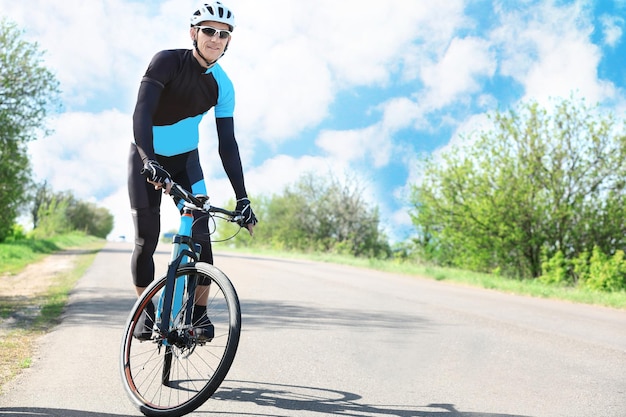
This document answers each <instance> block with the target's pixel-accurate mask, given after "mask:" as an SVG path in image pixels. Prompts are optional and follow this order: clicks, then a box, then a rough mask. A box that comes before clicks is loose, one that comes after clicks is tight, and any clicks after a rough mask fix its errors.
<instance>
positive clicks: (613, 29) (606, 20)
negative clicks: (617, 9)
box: [600, 15, 624, 47]
mask: <svg viewBox="0 0 626 417" xmlns="http://www.w3.org/2000/svg"><path fill="white" fill-rule="evenodd" d="M600 22H601V23H602V33H603V34H604V43H605V44H606V45H609V46H611V47H614V46H616V45H617V44H618V43H619V42H620V41H621V39H622V34H623V29H622V28H623V27H624V19H623V18H621V17H618V16H609V15H603V16H600Z"/></svg>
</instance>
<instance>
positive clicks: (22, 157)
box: [0, 19, 59, 241]
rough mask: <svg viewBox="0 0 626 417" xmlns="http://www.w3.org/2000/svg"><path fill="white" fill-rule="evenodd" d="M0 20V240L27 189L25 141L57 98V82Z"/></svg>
mask: <svg viewBox="0 0 626 417" xmlns="http://www.w3.org/2000/svg"><path fill="white" fill-rule="evenodd" d="M21 37H22V32H21V31H19V30H18V29H17V27H16V26H15V25H14V24H12V23H10V22H8V21H7V20H6V19H1V20H0V213H2V214H1V215H0V241H3V240H4V239H5V238H6V236H7V235H8V234H9V233H10V231H11V228H12V226H13V223H14V221H15V219H16V216H17V214H18V209H19V207H20V205H21V204H23V203H24V202H25V201H26V197H27V193H26V190H28V186H29V185H30V179H31V172H30V163H29V158H28V154H27V150H26V143H27V142H29V141H31V140H33V139H35V138H36V137H37V134H38V133H39V132H40V131H43V132H45V131H46V129H45V123H44V122H45V118H46V116H47V114H48V112H49V111H50V110H51V109H52V106H53V105H54V104H55V103H56V102H57V100H58V94H59V90H58V86H59V84H58V82H57V80H56V79H55V77H54V75H53V74H52V73H51V72H50V71H49V70H48V69H46V68H45V67H44V66H43V65H42V62H41V56H42V54H41V52H40V51H39V49H38V46H37V44H36V43H29V42H26V41H24V40H22V39H21Z"/></svg>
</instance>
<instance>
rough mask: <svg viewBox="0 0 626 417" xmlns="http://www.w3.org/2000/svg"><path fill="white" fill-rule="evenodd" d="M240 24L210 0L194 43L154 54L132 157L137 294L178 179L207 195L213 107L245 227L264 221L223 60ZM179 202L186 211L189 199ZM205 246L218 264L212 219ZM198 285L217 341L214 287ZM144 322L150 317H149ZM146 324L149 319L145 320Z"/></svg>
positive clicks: (202, 327) (203, 235)
mask: <svg viewBox="0 0 626 417" xmlns="http://www.w3.org/2000/svg"><path fill="white" fill-rule="evenodd" d="M234 27H235V20H234V15H233V12H232V11H231V10H230V9H229V8H228V7H226V6H225V5H223V4H222V3H221V2H220V1H207V2H206V3H205V4H202V5H201V6H200V7H199V8H198V9H197V10H196V11H195V12H194V13H193V14H192V16H191V27H190V30H189V34H190V37H191V40H192V42H193V49H176V50H164V51H160V52H158V53H157V54H156V55H154V57H153V58H152V61H151V62H150V64H149V66H148V69H147V70H146V73H145V75H144V76H143V78H142V80H141V83H140V86H139V92H138V95H137V102H136V106H135V111H134V114H133V133H134V142H133V143H131V147H130V155H129V162H128V193H129V197H130V205H131V211H132V216H133V222H134V227H135V247H134V250H133V254H132V258H131V272H132V277H133V283H134V284H135V288H136V292H137V295H141V294H142V293H143V291H144V290H145V288H146V287H147V286H148V285H149V284H150V283H151V282H152V281H153V280H154V260H153V255H154V251H155V250H156V246H157V243H158V240H159V234H160V205H161V194H162V189H165V192H166V193H168V192H169V191H170V188H171V184H170V182H171V181H175V182H177V183H179V184H180V185H181V186H182V187H183V188H185V189H188V190H191V192H192V193H193V194H203V195H206V194H207V191H206V185H205V182H204V175H203V173H202V168H201V166H200V160H199V156H198V140H199V132H198V125H199V123H200V120H201V119H202V117H203V115H204V114H205V113H207V112H208V111H209V109H211V108H213V109H214V113H215V124H216V129H217V136H218V152H219V155H220V158H221V160H222V164H223V167H224V171H225V172H226V175H227V176H228V179H229V180H230V183H231V185H232V187H233V190H234V193H235V197H236V199H237V206H236V210H238V211H240V212H241V213H242V215H243V220H241V221H240V225H241V226H242V227H247V229H248V231H249V232H250V234H252V232H253V228H254V225H255V224H256V223H257V219H256V217H255V215H254V212H253V210H252V207H251V206H250V200H249V199H248V194H247V192H246V187H245V183H244V175H243V169H242V165H241V158H240V155H239V147H238V145H237V141H236V140H235V133H234V121H233V112H234V105H235V96H234V90H233V86H232V83H231V81H230V79H229V78H228V76H227V75H226V73H225V72H224V70H223V69H222V67H221V66H220V65H219V64H218V63H217V61H218V60H219V59H220V58H221V57H222V56H223V55H224V53H225V52H226V49H227V48H228V45H229V43H230V39H231V33H232V31H233V29H234ZM177 203H179V209H180V208H181V207H182V204H180V202H177ZM192 232H193V235H194V238H195V240H196V241H197V242H198V243H199V244H200V245H201V247H202V251H201V254H200V260H201V261H203V262H208V263H211V264H212V263H213V254H212V251H211V242H210V239H209V235H208V224H207V222H206V221H204V222H202V221H199V222H194V227H193V231H192ZM200 284H201V285H200V286H199V287H198V290H197V291H196V299H195V303H196V307H195V308H194V317H193V323H195V324H194V327H195V328H194V330H195V331H196V332H197V334H198V337H199V338H201V339H202V338H204V339H208V340H210V339H211V338H212V337H213V335H212V333H213V326H212V324H211V321H210V320H209V318H208V317H207V316H206V302H207V296H208V287H207V285H202V284H205V283H200ZM142 322H143V323H142ZM153 322H154V306H153V305H152V304H149V305H148V307H147V308H146V310H145V311H144V312H143V314H142V316H141V318H140V321H139V322H138V323H137V326H136V329H138V330H137V331H136V332H135V337H137V338H139V339H144V340H146V339H149V338H150V337H151V333H152V326H153ZM142 324H143V325H142Z"/></svg>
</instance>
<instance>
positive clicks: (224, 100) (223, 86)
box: [206, 64, 235, 117]
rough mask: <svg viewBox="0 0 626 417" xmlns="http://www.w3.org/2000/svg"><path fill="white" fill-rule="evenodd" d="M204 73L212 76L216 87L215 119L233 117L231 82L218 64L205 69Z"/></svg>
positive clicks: (233, 106)
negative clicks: (217, 94) (217, 93)
mask: <svg viewBox="0 0 626 417" xmlns="http://www.w3.org/2000/svg"><path fill="white" fill-rule="evenodd" d="M206 73H207V74H213V78H215V81H216V82H217V86H218V91H219V97H218V98H217V104H216V105H215V117H233V114H234V113H235V89H234V88H233V83H232V81H230V78H228V75H226V73H225V72H224V70H223V69H222V67H220V65H219V64H215V65H214V66H213V67H211V68H209V69H207V70H206Z"/></svg>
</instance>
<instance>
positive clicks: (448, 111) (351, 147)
mask: <svg viewBox="0 0 626 417" xmlns="http://www.w3.org/2000/svg"><path fill="white" fill-rule="evenodd" d="M224 3H226V4H227V5H229V6H230V7H231V8H232V9H233V11H234V13H235V16H236V20H237V28H236V29H235V31H234V34H233V40H232V43H231V46H230V48H229V50H228V52H227V54H226V55H225V56H224V58H223V59H222V60H221V61H220V63H221V65H222V66H223V67H224V69H225V70H226V71H227V73H228V74H229V76H230V77H231V79H232V80H233V82H234V84H235V89H236V94H237V107H236V113H235V123H236V133H237V138H238V141H239V144H240V149H241V152H242V158H243V163H244V168H245V171H246V182H247V186H248V191H249V192H250V194H251V195H252V197H253V199H254V196H255V195H262V194H272V193H280V192H281V191H282V190H283V189H284V187H285V186H286V185H288V184H290V183H292V182H294V181H296V180H297V179H298V178H299V177H300V175H302V174H303V173H305V172H310V171H314V172H318V173H320V174H324V175H326V174H327V173H329V172H332V173H333V174H334V175H336V176H337V177H339V178H343V177H346V176H349V177H353V178H358V180H359V182H360V183H361V185H362V186H363V188H364V196H365V198H366V199H367V201H368V202H369V203H370V204H372V205H376V206H378V207H379V209H380V212H381V216H382V225H383V226H384V228H385V230H386V232H387V233H388V235H389V236H390V237H391V238H392V239H394V240H401V239H403V238H405V237H406V236H407V233H410V230H411V224H410V219H409V216H408V214H407V211H408V202H407V197H408V195H409V190H410V187H411V185H412V184H416V183H417V182H418V181H419V178H420V172H419V164H418V160H419V159H420V158H421V157H422V156H423V155H424V154H431V153H432V154H435V155H436V154H438V153H440V152H442V151H445V150H446V149H447V148H448V147H449V146H450V145H451V144H454V143H458V142H459V141H461V140H463V137H466V136H467V135H468V134H470V133H471V132H474V131H476V130H477V129H484V128H487V127H488V120H487V117H486V115H487V114H488V113H490V112H493V111H495V110H497V109H500V110H503V109H508V108H511V107H514V106H515V105H517V104H518V103H519V102H520V101H525V100H529V99H533V100H537V101H539V102H540V103H543V104H545V105H549V103H550V100H551V98H555V97H569V96H570V95H571V94H576V95H577V96H579V97H584V98H585V99H587V100H588V102H591V103H599V104H600V105H601V106H603V107H605V108H606V109H607V110H610V111H613V112H614V113H615V114H616V115H617V116H618V117H619V118H622V119H623V118H624V113H625V110H626V99H625V95H624V93H625V91H626V71H625V70H624V62H626V61H625V58H624V57H626V42H625V41H624V31H625V30H626V21H625V20H626V1H625V0H619V1H618V0H604V1H531V0H519V1H486V0H485V1H483V0H480V1H463V0H446V1H441V0H389V1H385V2H374V1H368V0H365V1H364V0H311V1H307V2H300V1H293V0H268V1H259V0H230V1H226V0H224ZM197 4H198V3H197V2H195V1H188V0H161V1H158V0H156V1H150V2H148V1H128V0H89V1H82V0H65V1H49V0H36V1H33V0H30V1H29V0H23V1H19V2H17V1H14V0H0V14H2V15H3V16H6V17H8V18H9V19H10V20H12V21H14V22H15V23H17V24H18V25H19V27H20V28H22V29H24V30H25V35H24V36H25V38H26V39H27V40H29V41H35V42H37V43H38V44H39V47H40V49H41V50H42V51H45V53H44V54H43V55H42V60H43V64H44V65H45V66H47V67H48V68H50V69H51V70H52V71H53V72H54V73H55V74H56V75H57V78H58V79H59V80H60V82H61V89H62V90H63V110H62V112H61V113H60V114H58V115H55V116H54V117H53V118H52V119H51V121H50V125H51V126H52V127H53V128H54V133H53V134H52V135H51V136H48V137H45V138H41V139H39V140H37V141H35V142H33V143H32V144H31V146H30V151H31V154H32V160H33V163H34V170H35V173H36V175H37V177H38V179H40V180H43V179H46V180H48V182H49V183H50V184H51V185H52V187H53V188H54V189H55V190H58V191H61V190H66V189H69V190H71V191H72V192H73V193H74V194H75V195H76V196H77V197H79V198H81V199H86V200H90V201H94V202H96V203H98V204H100V205H103V206H105V207H107V208H109V209H110V210H111V212H112V213H113V214H114V215H115V229H114V231H113V233H112V235H113V236H118V235H125V236H128V237H131V236H132V234H133V232H132V223H131V218H130V214H129V207H128V198H127V193H126V155H127V150H128V146H129V145H128V144H129V142H130V141H131V140H132V126H131V115H132V111H133V107H134V100H135V97H136V93H137V87H138V83H139V80H140V78H141V75H142V74H143V72H144V70H145V68H146V65H147V63H148V62H149V60H150V58H151V57H152V55H153V54H154V53H155V52H157V51H158V50H161V49H170V48H189V47H190V46H191V42H190V40H189V34H188V19H189V16H190V14H191V12H192V11H193V10H194V8H195V7H196V5H197ZM216 145H217V144H216V138H215V133H214V129H213V121H212V115H211V114H209V115H207V118H206V119H205V121H204V122H203V123H202V125H201V144H200V152H201V158H202V162H203V166H204V171H205V176H206V177H207V183H208V189H209V194H210V195H211V197H212V199H213V201H214V203H222V202H225V201H227V200H228V199H230V198H232V190H231V189H230V186H229V184H228V181H227V179H226V178H225V176H224V173H223V172H222V168H221V164H220V162H219V159H218V158H217V152H216ZM166 203H169V202H168V201H166ZM253 203H254V201H253ZM162 212H163V214H164V216H163V217H164V219H163V222H164V225H163V229H164V230H169V229H172V228H174V227H175V226H176V218H177V213H176V211H175V209H174V208H173V205H171V204H164V206H163V209H162ZM261 220H262V219H261Z"/></svg>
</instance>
